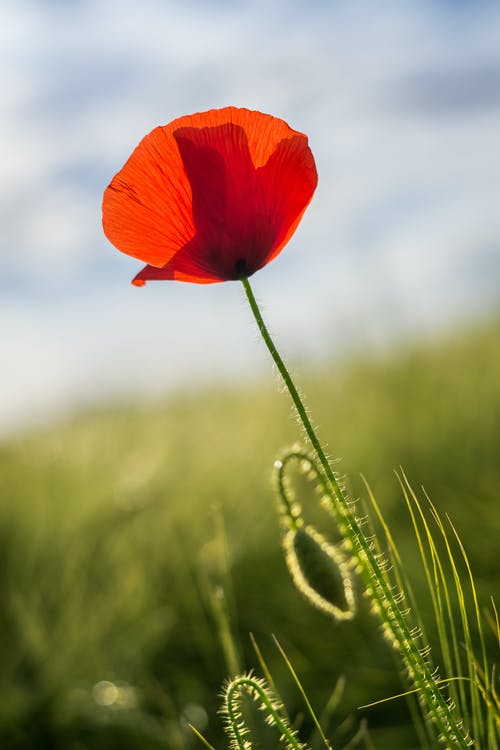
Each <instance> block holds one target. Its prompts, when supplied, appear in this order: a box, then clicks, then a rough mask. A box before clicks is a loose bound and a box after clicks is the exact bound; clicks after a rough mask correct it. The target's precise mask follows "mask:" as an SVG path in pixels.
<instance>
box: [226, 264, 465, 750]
mask: <svg viewBox="0 0 500 750" xmlns="http://www.w3.org/2000/svg"><path fill="white" fill-rule="evenodd" d="M241 282H242V284H243V288H244V290H245V294H246V297H247V300H248V303H249V305H250V309H251V310H252V313H253V316H254V318H255V321H256V323H257V327H258V329H259V332H260V334H261V336H262V338H263V339H264V343H265V344H266V346H267V348H268V350H269V353H270V354H271V357H272V358H273V361H274V363H275V365H276V367H277V368H278V371H279V373H280V375H281V377H282V378H283V382H284V383H285V386H286V388H287V390H288V392H289V394H290V397H291V399H292V402H293V405H294V407H295V409H296V411H297V415H298V417H299V420H300V422H301V424H302V426H303V428H304V431H305V433H306V435H307V438H308V439H309V442H310V444H311V446H312V448H313V449H314V452H315V453H316V456H317V457H318V461H319V463H320V465H321V467H322V470H323V472H324V475H325V478H326V480H327V483H328V486H329V491H328V496H329V498H330V500H331V510H332V511H333V512H334V513H335V515H336V516H337V517H338V519H339V521H340V524H341V527H344V528H342V529H341V530H342V531H344V529H345V538H346V541H347V542H348V544H349V546H350V549H351V554H352V555H353V557H354V559H355V561H356V563H357V566H358V568H359V570H360V572H361V574H362V577H363V579H364V582H365V584H366V586H367V589H368V591H369V594H370V596H371V599H372V603H373V604H374V605H375V607H376V609H377V611H378V612H379V613H380V616H381V618H382V620H383V623H384V627H385V629H386V632H387V634H388V636H389V638H390V640H391V642H392V645H393V647H394V648H395V649H397V650H398V651H399V652H400V654H401V656H402V658H403V661H404V663H405V666H406V668H407V671H408V674H409V676H410V678H411V680H412V681H413V682H414V684H415V686H416V688H417V689H418V690H419V692H420V695H421V697H422V699H423V701H424V702H425V705H426V707H427V709H428V711H429V714H430V716H431V717H432V719H433V722H434V724H435V726H436V728H437V729H438V731H439V733H440V735H441V737H442V739H443V740H444V742H445V744H446V747H447V748H461V749H462V750H466V748H468V747H469V746H470V741H469V740H468V738H467V734H466V733H465V730H464V728H463V727H462V726H461V725H460V723H459V722H457V720H456V719H455V717H454V715H453V713H452V710H451V708H450V706H449V705H448V702H447V700H446V698H445V696H444V695H443V693H442V692H441V690H440V688H439V685H438V683H437V677H435V676H434V674H433V672H432V671H431V668H430V666H429V664H428V663H427V661H426V658H425V656H424V655H423V654H422V653H421V651H420V649H419V647H418V644H417V643H416V641H415V638H414V636H413V635H412V633H411V629H410V627H409V626H408V623H407V622H406V620H405V616H404V614H403V611H402V610H401V608H400V606H399V604H398V602H397V600H396V596H395V594H394V592H393V590H392V588H391V585H390V583H389V582H388V580H387V578H386V576H385V575H384V571H383V568H382V565H381V563H380V562H379V560H378V559H377V555H376V554H375V552H374V550H373V547H372V545H371V543H370V540H369V539H367V537H366V535H365V534H364V533H363V530H362V528H361V526H360V523H359V521H358V519H357V518H356V516H355V515H354V513H353V512H352V511H351V509H350V507H349V502H348V500H347V497H346V495H345V494H344V492H343V491H342V489H341V487H340V484H339V482H338V480H337V478H336V476H335V474H334V471H333V469H332V467H331V465H330V462H329V460H328V458H327V456H326V453H325V451H324V450H323V447H322V445H321V442H320V440H319V438H318V436H317V435H316V431H315V430H314V428H313V426H312V423H311V420H310V418H309V415H308V413H307V410H306V407H305V406H304V402H303V400H302V398H301V396H300V394H299V392H298V390H297V388H296V386H295V384H294V382H293V380H292V377H291V375H290V373H289V371H288V369H287V367H286V365H285V363H284V361H283V359H282V358H281V356H280V354H279V352H278V350H277V348H276V346H275V344H274V342H273V339H272V337H271V335H270V333H269V331H268V329H267V326H266V324H265V322H264V319H263V317H262V314H261V312H260V309H259V306H258V304H257V301H256V299H255V296H254V293H253V290H252V287H251V285H250V282H249V280H248V278H242V279H241Z"/></svg>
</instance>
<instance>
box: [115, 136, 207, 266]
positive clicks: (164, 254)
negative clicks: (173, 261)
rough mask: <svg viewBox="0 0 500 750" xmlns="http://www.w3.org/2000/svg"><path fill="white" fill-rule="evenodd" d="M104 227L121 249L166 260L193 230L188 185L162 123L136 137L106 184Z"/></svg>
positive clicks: (144, 257)
mask: <svg viewBox="0 0 500 750" xmlns="http://www.w3.org/2000/svg"><path fill="white" fill-rule="evenodd" d="M102 208H103V227H104V232H105V234H106V236H107V238H108V239H109V240H110V241H111V242H112V243H113V244H114V245H115V246H116V247H118V248H119V249H120V250H121V251H122V252H124V253H126V254H127V255H132V256H133V257H134V258H139V259H140V260H143V261H146V262H147V263H151V264H153V265H157V266H162V265H164V264H165V263H166V262H167V261H168V260H169V259H170V258H171V257H172V256H173V255H174V254H175V253H176V252H178V250H179V248H181V247H183V245H185V244H186V242H188V241H189V240H190V239H191V238H192V237H193V236H194V234H195V228H194V225H193V217H192V210H191V187H190V185H189V180H188V178H187V176H186V173H185V171H184V166H183V164H182V159H181V157H180V154H179V149H178V148H177V144H176V142H175V140H174V139H173V138H172V137H171V136H170V135H169V134H168V133H166V132H165V129H164V128H162V127H158V128H155V129H154V130H153V131H152V132H151V133H149V135H147V136H146V137H145V138H143V140H142V141H141V142H140V143H139V145H138V146H137V148H136V149H135V151H134V152H133V153H132V155H131V156H130V158H129V159H128V161H127V162H126V164H125V166H124V167H123V168H122V169H121V170H120V172H119V173H118V174H117V175H116V176H115V177H114V178H113V180H112V181H111V184H110V185H109V187H107V188H106V190H105V192H104V198H103V206H102Z"/></svg>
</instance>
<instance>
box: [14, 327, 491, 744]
mask: <svg viewBox="0 0 500 750" xmlns="http://www.w3.org/2000/svg"><path fill="white" fill-rule="evenodd" d="M499 334H500V329H499V327H498V325H492V326H490V327H489V328H484V329H482V330H477V331H471V332H470V334H469V335H467V336H464V337H458V336H457V337H456V338H455V339H454V340H451V341H448V342H446V343H439V344H438V343H436V344H435V345H433V346H430V347H426V348H424V349H421V350H414V351H410V352H408V353H407V354H405V355H403V356H402V357H401V358H394V360H393V359H391V358H388V359H385V360H380V361H379V362H373V361H372V362H370V361H368V362H363V361H360V362H359V363H357V364H353V365H348V366H344V367H342V368H340V369H333V370H331V371H328V370H322V371H321V372H318V373H317V374H314V373H310V372H309V373H308V372H305V373H302V374H301V382H302V384H303V387H304V391H305V392H306V393H307V394H308V401H309V403H310V405H311V410H312V412H313V413H314V414H315V415H317V418H318V419H319V420H320V421H321V434H322V436H324V437H325V438H326V439H327V441H328V443H329V449H330V452H331V453H333V454H334V455H337V454H339V455H341V456H342V457H343V460H342V462H341V463H340V464H339V468H340V469H341V470H342V471H347V473H348V475H349V484H350V486H351V491H352V493H353V494H354V495H358V494H359V495H361V496H362V497H364V498H368V493H367V491H366V488H365V487H364V485H363V482H362V480H361V478H360V477H359V472H360V471H362V472H363V474H364V475H365V476H366V477H367V479H368V482H369V484H370V487H371V488H372V490H373V496H374V497H376V499H377V503H378V505H379V506H380V508H381V509H382V512H383V514H384V518H385V519H386V520H387V524H388V528H390V529H391V534H392V537H393V539H394V540H395V545H396V546H397V549H398V554H399V555H400V556H401V558H402V559H403V560H404V564H403V567H402V570H401V577H403V574H406V573H408V577H409V578H410V579H411V588H412V592H413V596H414V598H415V599H416V601H417V602H418V604H419V610H420V612H421V616H422V619H423V620H425V621H428V620H429V617H430V616H432V619H433V622H434V623H435V624H434V625H432V624H431V626H430V629H429V632H428V637H429V640H430V641H432V642H433V643H434V642H436V643H437V644H438V645H437V654H436V655H437V658H438V659H439V660H441V658H442V660H443V663H444V664H445V665H449V668H450V669H452V670H453V672H454V673H456V672H457V671H458V665H459V664H464V663H466V660H465V661H464V653H465V652H466V651H467V649H468V646H467V643H468V638H469V636H468V635H467V632H469V633H470V639H475V638H476V637H477V635H478V627H477V618H476V617H475V616H474V617H473V618H472V621H470V622H469V623H468V625H467V629H468V630H467V629H466V630H465V631H464V625H463V621H462V625H460V628H461V630H460V633H458V634H457V635H456V637H455V638H454V637H453V635H452V634H451V631H450V628H451V625H450V624H449V623H450V621H449V619H448V620H447V622H448V625H447V626H446V628H445V629H444V630H443V628H442V626H440V624H439V622H440V618H439V617H437V618H436V617H435V612H436V611H437V612H438V613H441V614H444V615H445V616H446V617H448V615H447V612H448V610H450V611H456V612H457V613H458V615H459V617H460V612H461V608H460V602H458V604H457V603H456V602H454V601H451V598H450V602H449V603H448V598H449V597H448V595H447V592H446V588H445V584H444V582H443V581H444V578H443V576H442V575H441V573H440V570H439V565H438V563H437V561H436V558H435V556H433V553H432V547H431V549H430V551H429V552H428V553H427V554H428V558H427V560H428V562H427V566H426V565H425V564H422V556H421V554H422V553H421V552H419V549H418V547H419V545H418V544H415V542H414V530H413V529H412V524H411V522H410V521H409V519H408V516H407V515H406V503H405V499H404V494H405V493H406V495H407V497H409V495H408V493H409V489H408V486H406V485H405V486H404V488H403V489H404V492H403V490H402V488H401V486H400V484H399V483H398V481H397V480H396V479H395V478H394V474H393V469H394V468H397V467H398V466H400V465H402V466H403V467H404V469H405V471H406V473H407V475H408V477H409V482H410V486H412V487H413V488H415V490H416V491H415V495H416V496H417V497H418V498H419V502H420V503H421V504H422V503H423V502H424V500H423V498H424V496H423V495H422V493H420V491H419V490H418V487H419V484H421V483H422V484H424V485H425V489H426V491H427V493H428V495H429V497H430V498H431V499H432V501H433V503H434V505H435V506H436V508H437V512H438V514H439V518H440V519H444V521H443V527H444V528H446V529H447V530H446V534H447V539H448V542H449V544H450V545H453V549H454V560H455V561H456V563H455V564H456V569H457V570H458V571H459V572H458V573H457V575H458V580H459V582H461V584H462V586H464V587H468V590H470V588H469V577H468V570H467V565H466V564H465V561H464V559H463V557H462V556H461V548H460V546H457V542H456V539H455V535H454V531H453V528H455V529H456V530H457V533H458V535H459V537H460V540H461V542H462V543H463V545H464V548H465V549H466V550H467V556H468V557H467V559H468V560H469V563H470V567H471V569H472V572H473V574H474V580H475V582H476V594H477V602H478V609H479V612H480V614H481V616H482V614H483V608H484V607H489V597H490V596H491V595H496V596H497V597H498V563H497V555H496V551H497V545H498V542H497V539H498V530H499V525H500V505H499V503H498V486H500V484H499V480H500V465H499V461H498V445H500V388H499V386H498V383H500V347H498V341H499V340H500V336H499ZM249 405H250V406H251V408H249ZM295 437H298V431H297V428H296V426H295V423H294V419H293V418H291V416H290V411H289V406H288V403H287V401H286V399H284V398H281V399H280V398H279V397H278V395H277V394H276V393H275V390H274V388H273V384H272V383H271V384H270V385H264V386H262V387H260V388H256V389H255V390H253V391H247V392H245V393H239V392H238V391H236V390H235V391H234V392H230V393H228V392H226V391H222V390H221V391H216V390H214V391H210V392H206V393H204V394H201V395H192V396H182V397H181V398H177V399H172V400H169V401H168V402H166V403H164V404H160V405H155V406H154V407H140V406H133V405H131V406H128V407H126V406H124V407H123V408H120V409H114V410H111V411H101V412H95V413H86V414H84V415H81V416H79V417H77V418H75V419H73V420H70V421H69V422H67V423H65V424H60V425H57V426H55V427H54V428H50V429H47V430H44V431H39V432H38V434H36V435H32V436H27V437H24V438H18V439H16V440H15V441H11V442H10V443H9V444H5V445H4V446H2V447H1V449H0V492H1V496H2V504H1V509H0V514H1V530H0V534H1V537H2V539H1V542H2V543H1V546H0V561H1V565H0V585H1V591H2V608H1V613H0V649H1V662H2V670H1V678H0V679H1V683H0V684H1V691H2V700H1V702H0V738H2V739H3V742H4V744H5V746H6V747H12V748H17V747H19V748H24V747H26V748H29V747H45V746H47V747H56V748H57V747H61V748H62V747H65V748H66V747H73V746H74V747H77V746H78V742H79V740H78V738H79V737H82V736H83V737H87V739H86V740H85V742H86V743H87V744H86V745H85V746H88V747H92V748H94V747H95V748H101V747H102V748H108V747H114V746H120V747H122V748H135V747H142V748H146V747H157V746H158V747H160V746H162V747H163V746H169V747H183V746H190V745H191V744H192V743H193V742H194V741H195V739H194V738H193V736H192V734H191V732H189V731H188V728H187V725H186V724H184V725H183V724H182V722H181V723H179V717H180V716H182V715H186V716H187V720H189V717H190V716H191V717H192V723H194V724H196V722H195V720H194V717H195V715H196V712H197V711H198V717H199V716H202V717H205V718H204V719H203V721H204V722H205V726H200V729H201V730H202V731H203V733H204V734H205V735H206V736H207V737H208V738H209V740H210V741H213V742H214V744H216V745H217V742H219V744H218V745H217V746H218V747H221V742H224V741H223V740H222V741H221V740H220V724H219V722H218V721H217V719H216V718H215V717H216V709H217V705H218V700H217V693H218V691H219V689H220V685H221V684H222V682H223V679H224V678H225V677H226V676H228V675H233V676H234V673H235V672H236V671H237V668H238V671H244V670H246V669H248V668H250V667H251V666H255V665H256V664H257V660H256V658H255V653H254V651H253V649H252V646H251V644H250V641H249V638H248V633H249V631H253V632H254V633H255V634H256V636H257V637H258V640H259V643H261V644H262V647H263V648H264V649H265V648H266V645H265V644H266V643H268V644H269V648H268V649H267V651H266V660H267V661H268V662H269V664H270V667H271V668H272V673H273V675H275V674H276V679H277V680H279V684H280V688H281V690H282V692H283V693H286V694H283V699H284V703H285V705H286V706H287V710H288V711H289V714H290V716H291V717H292V718H293V719H294V720H297V717H300V713H301V711H302V710H303V707H302V706H301V700H300V696H299V695H297V694H296V692H295V691H294V689H293V686H292V685H289V687H285V689H283V687H282V686H283V684H285V685H287V684H288V683H289V682H290V680H289V675H287V670H286V668H284V667H283V664H282V663H281V662H280V659H279V654H276V649H274V647H272V644H270V643H269V641H268V639H269V636H270V634H271V633H276V634H277V635H278V637H279V640H280V642H282V643H283V645H284V647H285V650H286V653H287V654H288V656H289V657H290V660H291V663H292V664H293V665H294V668H295V669H296V670H297V673H298V674H300V675H301V679H302V681H303V684H304V688H305V690H306V693H307V695H308V696H310V698H311V701H312V703H313V705H314V706H316V707H317V710H319V711H320V712H322V708H323V707H325V710H326V703H327V700H328V696H329V695H330V694H331V692H332V690H333V688H334V686H335V684H336V682H337V680H338V678H339V676H341V675H345V679H346V688H345V693H344V696H343V699H342V701H341V703H340V705H339V706H337V707H336V713H335V716H332V717H331V726H330V722H329V721H328V720H327V722H326V725H325V724H322V725H323V727H324V729H325V731H326V732H327V733H328V732H329V731H330V729H332V728H333V727H335V726H339V725H340V724H341V723H342V722H349V721H352V728H353V729H352V732H353V734H354V733H355V732H356V731H357V730H356V727H357V726H358V725H359V720H360V719H361V718H362V717H363V716H365V717H366V718H367V719H368V721H369V725H370V727H371V731H370V735H371V737H372V738H373V741H374V742H375V745H376V747H377V748H394V747H405V748H408V749H409V748H412V747H415V748H416V747H420V746H422V745H421V743H420V744H418V743H419V742H420V741H419V740H418V736H417V733H416V732H415V729H414V728H413V723H412V720H411V709H408V708H406V705H405V703H404V701H401V700H400V701H398V702H397V708H396V707H395V706H396V703H395V702H388V703H380V704H378V705H377V706H375V707H373V708H372V709H367V710H365V711H364V712H361V715H358V713H357V712H356V711H354V713H353V707H355V706H359V705H364V704H368V703H371V702H373V701H377V700H382V699H384V698H387V697H389V696H392V695H395V694H397V693H400V692H402V691H403V689H404V688H403V685H402V683H401V682H400V680H399V676H398V670H399V667H398V665H397V664H395V663H394V661H393V656H392V654H391V651H390V649H389V648H388V647H387V646H386V645H385V644H384V642H383V640H382V638H381V637H380V636H379V635H378V633H377V629H376V627H374V625H373V622H372V620H371V618H370V616H369V613H368V611H367V607H364V605H363V603H361V605H360V613H359V617H356V618H355V620H354V621H352V622H346V623H342V624H340V625H332V623H331V621H330V620H329V619H328V618H327V617H326V616H325V615H324V614H323V613H321V612H319V611H318V612H316V611H314V610H313V609H311V608H310V606H308V604H307V602H306V601H304V600H303V599H302V598H301V596H300V595H299V594H298V593H297V592H296V591H295V590H294V588H293V586H292V584H291V582H290V580H289V578H288V575H287V571H286V567H285V564H284V562H283V560H282V557H281V551H280V546H279V542H278V540H279V527H278V522H277V520H276V517H275V501H274V498H273V493H272V487H271V481H270V476H271V469H272V463H273V460H274V457H275V456H276V455H277V454H279V452H280V450H281V448H282V446H283V445H286V444H289V443H290V442H291V441H293V439H294V438H295ZM298 481H300V479H299V480H298ZM304 491H305V492H306V493H307V492H308V489H307V487H304ZM410 499H411V498H410ZM308 507H309V506H308ZM414 507H416V511H415V512H416V513H417V516H416V518H417V519H418V517H419V516H418V506H414ZM421 507H423V505H421ZM318 513H319V511H318ZM446 514H449V516H450V518H451V520H452V522H453V527H451V526H449V525H447V521H446ZM317 519H318V515H316V511H315V510H312V511H311V516H310V519H308V520H310V521H311V522H314V523H316V522H317ZM431 520H432V519H431ZM430 522H431V521H428V523H430ZM432 522H433V523H435V521H432ZM221 524H223V525H224V526H225V528H226V532H225V533H222V532H221ZM321 528H323V527H321ZM420 528H421V531H420V539H421V541H422V542H423V543H424V542H425V541H426V539H428V537H427V531H426V527H425V525H423V526H422V524H421V525H420ZM437 528H438V531H439V528H440V527H439V526H438V527H437ZM325 533H329V534H330V535H331V538H332V541H333V542H335V541H336V538H335V528H334V526H333V525H332V526H331V527H330V528H327V529H325ZM433 534H434V538H436V527H434V529H433ZM443 540H444V538H443ZM389 546H390V545H389ZM445 550H446V544H445ZM441 559H443V557H442V554H441ZM453 580H454V576H453V570H452V572H451V577H449V578H448V579H446V581H447V583H446V585H454V584H453ZM455 581H456V579H455ZM438 584H439V588H437V585H438ZM429 586H430V591H431V592H435V594H434V596H433V595H432V593H429ZM221 597H223V599H221ZM473 606H474V605H473ZM468 611H469V613H470V611H471V610H470V609H469V610H468ZM472 613H473V614H474V610H473V611H472ZM492 621H494V615H492V613H491V610H490V616H489V618H488V622H492ZM458 622H460V620H459V621H458ZM224 623H225V624H224ZM483 636H484V643H485V651H486V652H487V654H493V652H494V650H495V649H498V642H497V641H496V640H495V638H496V635H495V633H494V631H493V629H492V628H491V627H490V626H489V625H488V626H485V627H484V633H483ZM463 644H465V645H463ZM464 649H465V652H464ZM267 652H269V653H267ZM477 656H478V664H477V668H476V675H479V677H480V680H481V681H482V684H483V685H485V683H486V682H487V681H488V680H489V681H490V685H491V680H492V677H491V675H486V674H485V670H484V668H483V659H482V655H481V649H480V651H479V654H477ZM446 668H447V670H448V666H447V667H446ZM469 677H470V675H469ZM103 681H104V684H108V683H109V684H110V685H112V686H115V688H113V687H111V688H110V690H109V691H108V698H109V697H113V696H115V698H114V699H113V700H112V701H111V702H108V703H106V701H99V695H100V694H101V693H100V692H99V688H96V685H99V684H101V686H102V684H103ZM453 689H454V691H455V699H456V701H458V702H462V704H463V703H464V701H465V702H468V700H469V699H468V698H467V693H465V692H464V691H465V690H467V691H468V689H469V688H468V687H465V686H464V685H463V684H461V683H459V682H457V683H456V685H455V686H454V688H453ZM103 694H104V693H103ZM491 695H493V693H492V692H491V688H490V696H491ZM481 700H483V696H482V695H477V696H476V697H475V698H474V702H476V703H477V702H478V701H481ZM318 707H319V708H318ZM476 714H477V711H476ZM327 715H328V714H327ZM203 721H202V722H201V724H203ZM303 721H304V722H305V724H306V725H307V722H308V721H310V719H307V717H306V718H304V719H303ZM475 721H476V723H477V722H478V721H480V719H479V718H478V717H477V718H476V719H475ZM386 725H387V727H388V728H387V730H385V729H384V726H386ZM183 727H184V728H183ZM389 727H390V729H389ZM332 731H333V729H332ZM384 737H385V738H386V739H384ZM395 737H397V739H395ZM113 743H114V744H113ZM394 743H395V744H394Z"/></svg>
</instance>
